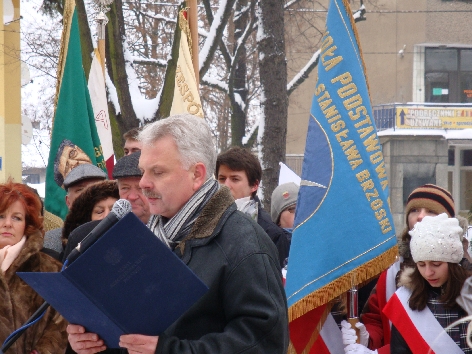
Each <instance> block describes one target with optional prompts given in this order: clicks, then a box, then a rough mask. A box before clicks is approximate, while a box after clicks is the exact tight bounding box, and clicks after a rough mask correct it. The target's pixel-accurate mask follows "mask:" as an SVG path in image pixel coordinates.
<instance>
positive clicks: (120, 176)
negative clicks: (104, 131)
mask: <svg viewBox="0 0 472 354" xmlns="http://www.w3.org/2000/svg"><path fill="white" fill-rule="evenodd" d="M140 156H141V151H138V152H135V153H132V154H130V155H126V156H123V157H122V158H121V159H119V160H118V162H117V163H116V164H115V167H114V168H113V179H116V180H117V181H118V191H119V193H120V198H121V199H126V200H128V201H129V202H130V203H131V207H132V211H133V214H134V215H136V216H137V217H138V218H139V220H141V221H142V222H143V223H145V224H147V223H148V221H149V218H150V216H151V211H150V209H149V201H148V200H147V198H146V197H145V196H144V194H143V192H142V190H141V187H140V186H139V181H140V180H141V177H142V172H141V170H140V169H139V168H138V163H139V157H140Z"/></svg>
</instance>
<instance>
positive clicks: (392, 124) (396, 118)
mask: <svg viewBox="0 0 472 354" xmlns="http://www.w3.org/2000/svg"><path fill="white" fill-rule="evenodd" d="M327 4H328V1H321V2H305V3H304V4H299V7H298V8H297V10H295V9H293V11H292V12H293V13H292V15H290V14H289V15H288V16H287V24H286V27H289V26H294V25H296V26H298V28H302V30H304V33H305V34H306V36H305V37H307V38H309V37H310V36H311V39H312V42H313V46H316V44H317V43H318V42H319V36H320V35H321V33H322V32H321V31H319V30H320V29H322V25H321V27H318V31H317V30H315V27H316V26H320V23H321V22H322V14H323V10H326V6H327ZM350 4H351V9H352V10H354V11H355V10H357V9H358V8H359V7H360V2H359V1H352V0H351V1H350ZM364 5H365V7H366V14H365V18H366V20H365V21H361V22H357V31H358V34H359V38H360V42H361V48H362V52H363V57H364V61H365V65H366V68H367V77H368V83H369V88H370V95H371V100H372V105H373V108H374V115H375V118H376V125H377V128H378V131H379V137H380V141H381V143H382V146H383V152H384V158H385V161H386V165H387V170H388V174H389V183H390V197H391V208H392V213H393V216H394V220H395V226H396V228H397V233H399V232H401V230H402V229H403V228H404V227H405V219H404V216H403V210H404V206H405V202H406V198H407V197H408V195H409V193H410V192H411V191H412V190H413V189H414V188H415V187H417V186H419V185H421V184H424V183H435V184H438V185H440V186H443V187H445V188H447V189H448V190H449V191H450V192H451V193H452V194H453V197H454V200H455V202H456V211H458V212H460V214H462V215H467V213H468V211H469V210H470V208H471V205H472V130H471V129H469V128H472V32H471V31H469V30H468V29H467V28H468V22H469V21H470V18H471V16H472V1H457V0H455V1H452V0H449V1H446V0H415V1H411V0H372V1H364ZM303 8H305V10H303ZM302 10H303V11H302ZM300 12H301V13H302V15H300V14H299V13H300ZM289 13H290V12H289ZM324 14H325V12H324ZM310 17H311V21H310V19H309V18H310ZM300 18H304V19H305V21H304V22H302V21H301V20H300ZM302 23H303V24H305V27H303V26H302V25H301V24H302ZM298 44H299V43H297V41H295V40H292V41H290V40H287V53H288V56H289V58H290V60H289V67H290V66H291V67H292V68H293V69H292V71H293V72H296V68H297V64H298V65H300V66H301V65H303V64H301V63H303V62H304V61H305V60H306V57H308V56H309V55H312V54H313V51H312V52H311V54H310V52H309V51H308V50H306V52H305V51H304V50H303V49H302V50H301V49H299V48H297V45H298ZM306 47H307V46H305V47H304V48H306ZM315 71H316V70H315ZM289 76H290V71H289ZM289 80H290V77H289ZM315 82H316V72H313V73H311V74H310V76H309V78H308V79H307V80H306V81H305V82H304V83H303V84H302V85H301V86H300V87H298V88H297V89H296V90H295V91H294V93H293V94H292V95H291V96H290V107H289V117H288V135H287V165H289V166H290V167H292V168H293V169H294V170H295V171H296V172H297V173H300V171H301V168H300V167H301V161H302V159H303V152H304V146H305V139H306V130H307V126H308V118H309V114H310V107H311V100H312V96H313V91H314V87H315Z"/></svg>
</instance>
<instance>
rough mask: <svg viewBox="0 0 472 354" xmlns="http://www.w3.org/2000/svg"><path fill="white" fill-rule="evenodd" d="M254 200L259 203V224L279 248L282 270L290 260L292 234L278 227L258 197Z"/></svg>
mask: <svg viewBox="0 0 472 354" xmlns="http://www.w3.org/2000/svg"><path fill="white" fill-rule="evenodd" d="M254 200H255V201H256V202H257V205H258V208H257V209H258V210H257V223H258V224H259V225H260V227H262V228H263V229H264V231H265V232H266V233H267V235H269V237H270V239H271V240H272V242H274V244H275V247H277V254H278V256H279V265H280V267H281V268H283V267H284V265H285V262H286V261H285V260H286V259H287V258H288V252H289V250H290V239H291V236H292V234H291V233H290V232H288V231H285V230H284V229H282V228H281V227H279V226H277V224H275V223H274V222H273V221H272V218H271V217H270V215H269V213H268V212H266V211H265V210H264V209H262V206H261V202H260V200H259V198H258V197H257V196H255V197H254Z"/></svg>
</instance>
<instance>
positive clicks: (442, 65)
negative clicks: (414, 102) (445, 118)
mask: <svg viewBox="0 0 472 354" xmlns="http://www.w3.org/2000/svg"><path fill="white" fill-rule="evenodd" d="M424 86H425V102H438V103H472V49H471V48H429V47H428V48H425V65H424Z"/></svg>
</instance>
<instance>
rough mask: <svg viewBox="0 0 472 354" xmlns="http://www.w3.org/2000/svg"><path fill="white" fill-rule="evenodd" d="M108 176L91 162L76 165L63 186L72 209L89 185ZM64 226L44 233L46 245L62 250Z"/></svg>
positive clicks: (67, 202)
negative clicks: (75, 201)
mask: <svg viewBox="0 0 472 354" xmlns="http://www.w3.org/2000/svg"><path fill="white" fill-rule="evenodd" d="M106 178H107V175H106V173H105V172H104V171H103V170H102V169H101V168H99V167H97V166H95V165H92V164H91V163H84V164H80V165H77V166H76V167H74V168H73V169H72V170H71V171H70V172H69V173H68V174H67V176H66V178H65V179H64V182H63V184H62V185H63V187H64V189H65V190H66V192H67V194H66V205H67V207H68V208H69V209H70V207H71V205H72V203H73V202H74V200H75V199H76V198H77V197H78V196H79V195H80V193H82V191H83V190H84V189H85V188H86V187H87V186H89V185H91V184H93V183H96V182H100V181H103V180H105V179H106ZM61 235H62V227H60V228H57V229H52V230H50V231H48V232H46V234H45V235H44V244H43V245H44V247H45V248H48V249H52V250H54V251H56V252H59V253H61V252H62V241H61Z"/></svg>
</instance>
